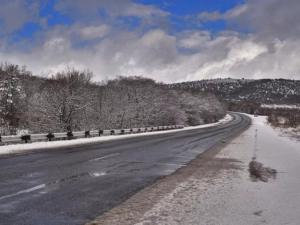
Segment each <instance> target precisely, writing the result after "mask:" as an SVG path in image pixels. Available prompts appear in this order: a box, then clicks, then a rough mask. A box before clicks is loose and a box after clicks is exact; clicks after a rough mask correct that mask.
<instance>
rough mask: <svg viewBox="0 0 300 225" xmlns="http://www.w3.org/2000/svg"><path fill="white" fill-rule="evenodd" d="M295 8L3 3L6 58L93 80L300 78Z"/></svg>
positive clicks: (39, 70) (40, 72)
mask: <svg viewBox="0 0 300 225" xmlns="http://www.w3.org/2000/svg"><path fill="white" fill-rule="evenodd" d="M299 10H300V2H299V1H297V0H288V1H284V2H282V1H280V0H270V1H268V2H261V1H258V0H228V1H226V2H224V1H222V0H215V1H214V2H212V1H207V0H200V1H196V0H190V1H188V3H186V2H183V1H179V0H176V1H170V0H135V1H133V0H116V1H114V2H113V3H112V2H110V1H107V0H102V1H96V0H89V1H84V0H75V1H71V0H64V1H58V0H48V1H41V0H12V1H9V0H4V1H2V6H1V9H0V28H1V31H0V62H9V63H13V64H18V65H25V66H26V68H27V69H28V70H29V71H32V73H33V74H34V75H37V76H44V77H46V76H47V75H49V74H53V73H56V72H58V71H62V70H64V69H66V68H67V67H73V68H75V69H79V70H89V71H91V72H93V74H94V80H95V81H103V80H104V81H105V80H110V79H114V78H116V77H118V76H119V75H122V76H135V75H138V76H142V77H147V78H151V79H154V80H156V81H159V82H164V83H178V82H189V81H197V80H203V79H204V80H205V79H218V78H224V79H226V78H232V79H242V78H244V79H273V78H274V79H292V80H299V78H300V75H299V74H300V63H298V58H299V56H300V54H299V52H300V47H299V46H300V45H299V44H300V25H299V24H298V22H297V21H299V19H300V15H299V14H298V12H299ZM15 15H18V16H17V17H16V16H15ZM241 74H242V75H241Z"/></svg>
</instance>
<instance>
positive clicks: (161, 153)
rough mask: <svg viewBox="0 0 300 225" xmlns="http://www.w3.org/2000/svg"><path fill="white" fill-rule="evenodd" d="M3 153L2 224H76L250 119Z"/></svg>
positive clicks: (0, 164)
mask: <svg viewBox="0 0 300 225" xmlns="http://www.w3.org/2000/svg"><path fill="white" fill-rule="evenodd" d="M232 116H233V120H232V121H230V122H229V123H227V124H222V125H219V126H215V127H209V128H202V129H196V130H183V131H180V132H174V133H166V134H159V135H153V136H143V137H136V138H129V139H122V140H114V141H111V142H104V143H94V144H86V145H83V146H76V147H68V148H60V149H51V150H43V151H38V152H34V153H30V154H23V155H11V156H1V157H0V179H1V183H0V223H1V225H6V224H7V225H8V224H9V225H11V224H16V225H41V224H43V225H77V224H84V223H86V222H88V221H90V220H93V219H94V218H95V217H96V216H99V215H101V214H102V213H104V212H105V211H107V210H109V209H111V208H112V207H114V206H116V205H118V204H120V203H121V202H123V201H124V200H126V199H128V198H129V197H130V196H132V195H133V194H134V193H136V192H137V191H139V190H141V189H142V188H144V187H146V186H148V185H150V184H152V183H153V182H154V181H156V180H157V179H158V178H161V177H163V176H166V175H169V174H171V173H173V172H174V171H176V170H177V169H178V168H180V167H182V166H184V165H186V164H187V163H188V162H190V161H191V160H193V159H195V158H196V157H197V156H198V155H199V154H201V153H203V152H204V151H206V150H208V149H210V148H212V147H214V146H216V145H217V144H219V143H221V142H224V141H227V140H229V139H231V138H232V137H234V136H236V135H237V134H240V133H241V132H242V131H244V130H245V129H246V128H247V127H248V126H249V124H250V119H249V118H248V117H247V116H245V115H241V114H237V113H232Z"/></svg>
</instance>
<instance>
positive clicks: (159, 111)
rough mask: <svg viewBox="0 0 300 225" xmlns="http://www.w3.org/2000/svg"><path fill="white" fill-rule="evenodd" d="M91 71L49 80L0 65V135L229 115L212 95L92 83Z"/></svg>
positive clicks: (128, 81)
mask: <svg viewBox="0 0 300 225" xmlns="http://www.w3.org/2000/svg"><path fill="white" fill-rule="evenodd" d="M93 76H94V75H93V74H92V73H91V72H88V71H79V70H76V69H72V68H69V69H66V70H64V71H61V72H58V73H56V74H53V75H50V76H49V77H47V78H45V77H41V76H34V75H32V73H31V72H30V71H28V70H27V69H26V68H25V67H20V66H18V65H14V64H9V63H2V64H1V65H0V132H1V135H8V134H17V133H18V132H19V131H21V130H27V131H29V132H30V133H43V132H60V131H79V130H92V129H113V128H116V129H117V128H133V127H143V126H159V125H171V124H184V125H199V124H203V123H209V122H215V121H216V120H218V119H219V118H221V117H223V116H224V114H225V111H224V108H223V105H222V104H221V103H220V102H219V100H218V99H217V98H216V97H215V96H214V95H213V94H209V93H205V92H197V93H193V92H189V91H184V90H176V89H173V88H170V87H169V86H168V85H165V84H163V83H158V82H155V81H154V80H151V79H148V78H144V77H137V76H133V77H118V78H116V79H112V80H107V81H103V82H94V81H93Z"/></svg>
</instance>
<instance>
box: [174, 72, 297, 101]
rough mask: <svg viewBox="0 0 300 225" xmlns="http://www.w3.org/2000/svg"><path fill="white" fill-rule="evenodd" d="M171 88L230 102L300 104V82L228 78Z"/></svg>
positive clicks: (176, 84)
mask: <svg viewBox="0 0 300 225" xmlns="http://www.w3.org/2000/svg"><path fill="white" fill-rule="evenodd" d="M169 87H171V88H175V89H180V90H186V91H192V92H210V93H213V94H215V95H216V96H217V97H218V98H220V99H222V100H225V101H229V102H232V101H249V102H256V103H262V104H295V103H300V80H287V79H258V80H253V79H251V80H250V79H231V78H227V79H211V80H199V81H190V82H182V83H174V84H169Z"/></svg>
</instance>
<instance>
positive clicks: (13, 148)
mask: <svg viewBox="0 0 300 225" xmlns="http://www.w3.org/2000/svg"><path fill="white" fill-rule="evenodd" d="M231 120H232V117H231V116H230V115H229V114H227V115H226V116H225V117H224V118H223V119H221V120H219V121H218V122H216V123H210V124H204V125H199V126H193V127H185V128H183V129H178V130H168V131H154V132H149V133H139V134H125V135H119V136H101V137H92V138H81V139H75V140H64V141H51V142H35V143H29V144H14V145H6V146H0V155H5V154H15V153H21V152H24V151H32V150H38V149H51V148H58V147H68V146H76V145H82V144H88V143H100V142H105V141H112V140H120V139H126V138H133V137H140V136H151V135H157V134H165V133H173V132H181V131H185V130H194V129H201V128H206V127H213V126H217V125H220V124H224V123H227V122H229V121H231Z"/></svg>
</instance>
